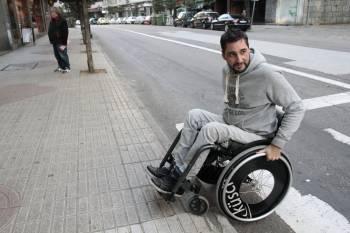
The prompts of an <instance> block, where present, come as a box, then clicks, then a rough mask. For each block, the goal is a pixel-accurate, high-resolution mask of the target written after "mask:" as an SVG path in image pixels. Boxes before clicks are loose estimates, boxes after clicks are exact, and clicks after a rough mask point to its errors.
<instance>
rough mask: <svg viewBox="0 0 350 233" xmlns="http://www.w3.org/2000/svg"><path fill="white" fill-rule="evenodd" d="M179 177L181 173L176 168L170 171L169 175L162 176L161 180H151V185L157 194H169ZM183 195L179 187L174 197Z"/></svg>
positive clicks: (154, 178)
mask: <svg viewBox="0 0 350 233" xmlns="http://www.w3.org/2000/svg"><path fill="white" fill-rule="evenodd" d="M180 176H181V172H180V171H179V169H178V168H177V167H176V168H175V169H173V170H172V171H171V173H170V174H169V175H166V176H163V177H162V178H157V177H153V178H151V184H152V185H153V186H154V187H155V189H156V190H157V191H158V192H161V193H165V194H170V193H171V191H172V189H173V187H174V186H175V185H176V183H177V180H178V179H179V177H180ZM183 193H184V189H183V188H181V187H180V188H179V189H178V190H177V192H176V193H175V196H181V195H182V194H183Z"/></svg>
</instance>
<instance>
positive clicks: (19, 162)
mask: <svg viewBox="0 0 350 233" xmlns="http://www.w3.org/2000/svg"><path fill="white" fill-rule="evenodd" d="M80 43H81V40H80V33H79V31H78V30H76V29H72V30H71V31H70V44H69V55H70V60H71V63H72V72H70V73H68V74H61V73H54V72H53V70H54V69H55V68H56V63H55V60H54V57H53V55H52V51H51V50H52V49H51V46H50V45H49V44H48V42H47V38H42V39H39V40H38V41H37V45H36V46H35V47H25V48H22V49H19V50H16V51H14V52H11V53H8V54H6V55H3V56H0V65H1V66H6V65H9V64H28V63H31V62H32V63H33V62H34V63H37V67H36V68H35V69H33V70H17V71H15V72H14V71H1V72H0V135H2V137H1V138H0V148H2V149H1V151H0V186H5V187H7V188H8V189H11V190H13V191H14V192H16V193H18V195H19V197H20V201H19V206H18V210H16V213H15V215H14V216H13V217H12V218H11V219H10V220H9V221H7V222H6V224H5V225H2V226H0V233H5V232H6V233H31V232H33V233H36V232H38V233H77V232H79V233H87V232H104V233H121V232H128V233H130V232H132V233H141V232H143V233H151V232H155V233H163V232H164V233H165V232H169V233H181V232H184V233H187V232H189V233H196V232H218V231H220V230H218V229H221V228H220V227H218V224H217V223H210V221H211V220H210V218H208V216H204V217H198V216H193V215H191V214H189V213H187V212H186V211H185V210H184V207H183V205H182V203H181V201H177V202H175V203H167V202H165V201H164V200H163V199H162V198H160V196H159V195H158V193H157V192H156V191H155V190H154V189H153V188H152V187H151V186H150V185H149V181H148V178H147V175H146V173H145V166H146V165H147V164H157V163H159V161H160V159H161V158H162V156H163V155H164V154H165V149H166V148H165V147H164V146H163V145H162V144H161V142H160V140H159V139H158V136H157V133H156V132H157V131H156V130H154V129H153V128H152V127H151V124H150V123H149V120H148V118H147V117H146V116H145V115H144V113H143V111H144V110H143V106H141V102H140V101H139V100H137V98H136V97H135V96H134V95H133V94H132V93H131V92H130V88H129V87H128V86H127V84H126V82H125V81H124V79H123V77H121V76H120V74H119V73H118V72H116V69H117V68H116V67H112V64H110V63H109V61H108V59H107V58H106V57H105V55H104V53H103V51H102V50H101V49H100V47H99V46H98V45H97V44H95V43H94V44H93V46H94V50H96V53H94V54H93V55H94V62H95V66H96V67H97V68H103V69H105V70H106V73H103V72H102V73H96V74H88V73H86V72H81V70H87V67H86V54H84V53H81V50H85V49H84V48H83V46H82V45H81V44H80ZM113 68H114V69H113ZM0 218H1V215H0ZM0 222H1V221H0Z"/></svg>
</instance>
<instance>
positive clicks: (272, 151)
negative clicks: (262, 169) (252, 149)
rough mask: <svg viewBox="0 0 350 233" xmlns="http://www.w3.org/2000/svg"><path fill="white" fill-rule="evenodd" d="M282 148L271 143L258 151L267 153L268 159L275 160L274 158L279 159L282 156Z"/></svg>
mask: <svg viewBox="0 0 350 233" xmlns="http://www.w3.org/2000/svg"><path fill="white" fill-rule="evenodd" d="M281 151H282V150H281V148H279V147H277V146H275V145H273V144H270V145H268V146H267V147H265V148H264V149H262V150H259V151H258V152H257V153H264V152H265V153H266V159H267V160H268V161H274V160H278V159H280V158H281Z"/></svg>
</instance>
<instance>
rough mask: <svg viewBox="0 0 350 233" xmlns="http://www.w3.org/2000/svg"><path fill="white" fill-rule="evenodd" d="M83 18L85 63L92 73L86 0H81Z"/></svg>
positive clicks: (93, 70) (92, 64) (92, 65)
mask: <svg viewBox="0 0 350 233" xmlns="http://www.w3.org/2000/svg"><path fill="white" fill-rule="evenodd" d="M82 2H83V6H82V8H83V18H84V25H85V27H84V32H85V40H86V55H87V63H88V68H89V72H90V73H94V72H95V69H94V62H93V59H92V50H91V38H90V30H89V29H90V27H89V18H88V8H87V4H86V0H83V1H82Z"/></svg>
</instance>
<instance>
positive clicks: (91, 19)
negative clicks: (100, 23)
mask: <svg viewBox="0 0 350 233" xmlns="http://www.w3.org/2000/svg"><path fill="white" fill-rule="evenodd" d="M89 23H90V24H97V20H96V19H95V18H90V19H89Z"/></svg>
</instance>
